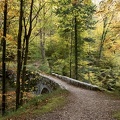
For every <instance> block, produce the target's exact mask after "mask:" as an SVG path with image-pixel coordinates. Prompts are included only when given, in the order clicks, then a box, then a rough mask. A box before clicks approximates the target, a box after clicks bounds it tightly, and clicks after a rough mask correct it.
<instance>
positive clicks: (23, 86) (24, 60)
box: [20, 0, 34, 105]
mask: <svg viewBox="0 0 120 120" xmlns="http://www.w3.org/2000/svg"><path fill="white" fill-rule="evenodd" d="M33 3H34V0H32V1H31V6H30V15H29V18H30V20H29V25H30V26H29V30H28V33H27V28H26V26H25V19H24V28H25V36H24V37H25V38H24V39H25V42H26V44H25V47H24V48H25V53H23V54H24V59H23V70H22V88H21V98H20V104H21V105H22V104H23V96H24V91H25V75H26V65H27V59H28V49H29V39H30V36H31V32H32V22H33V21H32V13H33Z"/></svg>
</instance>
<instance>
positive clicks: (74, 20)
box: [56, 0, 95, 79]
mask: <svg viewBox="0 0 120 120" xmlns="http://www.w3.org/2000/svg"><path fill="white" fill-rule="evenodd" d="M94 11H95V8H94V6H93V5H92V4H91V1H82V2H81V1H77V0H73V1H72V2H71V1H69V0H65V1H60V2H59V3H58V4H57V10H56V14H57V15H58V17H59V19H60V20H59V24H60V26H59V28H61V31H62V32H63V33H70V34H71V33H72V41H73V38H74V42H73V45H74V49H73V50H74V56H75V58H74V78H76V79H78V66H79V65H80V62H78V61H80V57H81V55H80V53H81V52H82V48H81V46H82V42H83V41H82V36H81V33H82V32H83V31H85V30H87V29H91V28H92V25H93V21H92V15H93V13H94ZM70 34H69V36H68V37H70ZM64 35H65V34H64ZM78 58H79V59H78ZM78 64H79V65H78ZM79 70H80V69H79Z"/></svg>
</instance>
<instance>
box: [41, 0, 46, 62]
mask: <svg viewBox="0 0 120 120" xmlns="http://www.w3.org/2000/svg"><path fill="white" fill-rule="evenodd" d="M42 3H43V4H44V3H45V0H42ZM45 7H46V6H45V4H44V6H43V8H42V15H43V19H42V22H43V26H42V28H41V29H40V48H41V56H42V62H43V63H44V62H45V14H46V11H45Z"/></svg>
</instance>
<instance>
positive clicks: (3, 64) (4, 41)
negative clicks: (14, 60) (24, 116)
mask: <svg viewBox="0 0 120 120" xmlns="http://www.w3.org/2000/svg"><path fill="white" fill-rule="evenodd" d="M7 2H8V1H7V0H5V5H4V28H3V38H2V45H3V54H2V115H4V114H5V109H6V34H7Z"/></svg>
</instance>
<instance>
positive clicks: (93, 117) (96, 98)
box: [29, 76, 120, 120]
mask: <svg viewBox="0 0 120 120" xmlns="http://www.w3.org/2000/svg"><path fill="white" fill-rule="evenodd" d="M49 77H50V78H51V76H49ZM52 78H54V77H52ZM54 80H55V81H56V82H57V83H59V84H61V86H62V87H64V88H65V89H67V90H68V91H69V92H70V95H69V97H68V104H66V105H65V106H64V107H62V108H60V109H57V110H55V111H53V112H50V113H47V114H44V115H42V116H36V117H34V118H30V119H29V120H116V119H115V118H113V114H114V113H115V112H116V111H118V110H120V98H117V97H115V96H114V95H111V94H108V93H104V92H100V91H91V90H86V89H82V88H78V87H75V86H72V85H69V84H67V83H65V82H63V81H61V80H60V79H58V78H54Z"/></svg>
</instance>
